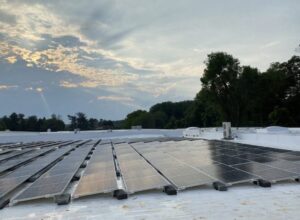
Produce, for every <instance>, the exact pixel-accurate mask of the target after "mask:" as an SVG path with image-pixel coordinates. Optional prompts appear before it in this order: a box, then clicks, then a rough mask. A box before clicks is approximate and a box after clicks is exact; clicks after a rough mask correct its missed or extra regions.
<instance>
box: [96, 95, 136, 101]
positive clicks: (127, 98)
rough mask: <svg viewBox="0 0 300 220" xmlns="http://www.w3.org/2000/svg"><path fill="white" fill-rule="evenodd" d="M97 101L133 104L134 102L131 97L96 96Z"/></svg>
mask: <svg viewBox="0 0 300 220" xmlns="http://www.w3.org/2000/svg"><path fill="white" fill-rule="evenodd" d="M97 99H98V100H109V101H116V102H133V101H134V100H133V99H132V98H131V97H126V96H113V95H111V96H98V97H97Z"/></svg>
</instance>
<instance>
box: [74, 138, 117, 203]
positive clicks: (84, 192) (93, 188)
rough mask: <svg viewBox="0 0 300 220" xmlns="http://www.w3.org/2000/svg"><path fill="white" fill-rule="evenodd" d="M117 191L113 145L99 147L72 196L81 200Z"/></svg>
mask: <svg viewBox="0 0 300 220" xmlns="http://www.w3.org/2000/svg"><path fill="white" fill-rule="evenodd" d="M116 189H118V185H117V177H116V171H115V165H114V161H113V154H112V147H111V144H101V145H98V146H97V147H96V149H95V150H94V151H93V154H92V156H91V159H90V161H89V162H88V164H87V167H86V169H85V170H84V173H83V175H82V177H81V178H80V180H79V183H78V185H77V187H76V189H75V191H74V194H73V195H72V196H73V198H79V197H83V196H89V195H93V194H99V193H108V192H112V191H114V190H116Z"/></svg>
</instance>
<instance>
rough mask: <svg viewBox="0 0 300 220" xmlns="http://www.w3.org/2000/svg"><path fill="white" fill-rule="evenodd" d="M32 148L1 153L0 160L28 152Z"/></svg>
mask: <svg viewBox="0 0 300 220" xmlns="http://www.w3.org/2000/svg"><path fill="white" fill-rule="evenodd" d="M31 151H32V150H20V151H13V152H12V153H10V154H7V155H6V154H4V155H1V156H0V162H3V161H5V160H8V159H11V158H13V157H17V156H20V155H22V154H26V153H28V152H31Z"/></svg>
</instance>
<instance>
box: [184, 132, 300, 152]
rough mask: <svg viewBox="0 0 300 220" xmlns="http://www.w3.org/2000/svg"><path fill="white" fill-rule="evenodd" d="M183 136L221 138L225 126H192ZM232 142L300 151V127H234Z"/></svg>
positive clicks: (208, 138)
mask: <svg viewBox="0 0 300 220" xmlns="http://www.w3.org/2000/svg"><path fill="white" fill-rule="evenodd" d="M183 136H184V137H187V138H195V139H207V140H221V139H223V128H222V127H217V128H197V127H191V128H187V129H185V130H184V131H183ZM232 136H233V138H234V139H233V140H230V141H232V142H237V143H245V144H252V145H261V146H269V147H276V148H282V149H289V150H298V151H300V128H283V127H277V126H271V127H267V128H251V127H249V128H232Z"/></svg>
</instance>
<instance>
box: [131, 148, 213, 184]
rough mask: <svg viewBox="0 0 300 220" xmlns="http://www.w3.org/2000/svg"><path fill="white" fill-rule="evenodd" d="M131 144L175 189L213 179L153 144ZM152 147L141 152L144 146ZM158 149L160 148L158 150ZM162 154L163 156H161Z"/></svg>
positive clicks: (208, 181)
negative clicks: (149, 150)
mask: <svg viewBox="0 0 300 220" xmlns="http://www.w3.org/2000/svg"><path fill="white" fill-rule="evenodd" d="M169 144H171V145H172V144H173V143H163V144H161V143H158V144H157V145H163V146H167V145H169ZM157 145H156V146H157ZM132 146H133V147H134V148H135V149H136V150H137V151H138V152H139V153H141V154H142V155H143V156H144V157H145V158H146V159H147V160H148V161H149V162H150V163H151V164H152V165H153V166H154V167H155V168H156V169H157V170H159V171H160V172H161V173H162V174H163V175H164V176H165V177H166V178H167V180H169V181H170V182H171V183H172V184H173V185H175V186H176V188H177V189H185V188H187V187H193V186H200V185H205V184H209V183H212V182H213V181H214V180H213V179H212V178H211V177H209V176H207V175H206V174H204V173H203V172H201V171H199V170H197V169H195V168H193V167H191V166H188V165H187V164H185V163H183V162H180V161H178V160H176V158H174V157H172V156H170V155H168V154H167V153H165V152H164V150H163V148H161V149H159V148H157V147H156V146H155V145H150V144H146V145H135V144H132ZM146 146H147V147H148V148H149V147H150V148H153V152H152V153H149V152H148V153H147V152H146V153H143V152H144V148H145V147H146ZM159 150H161V151H160V152H159ZM162 155H163V156H162Z"/></svg>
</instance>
